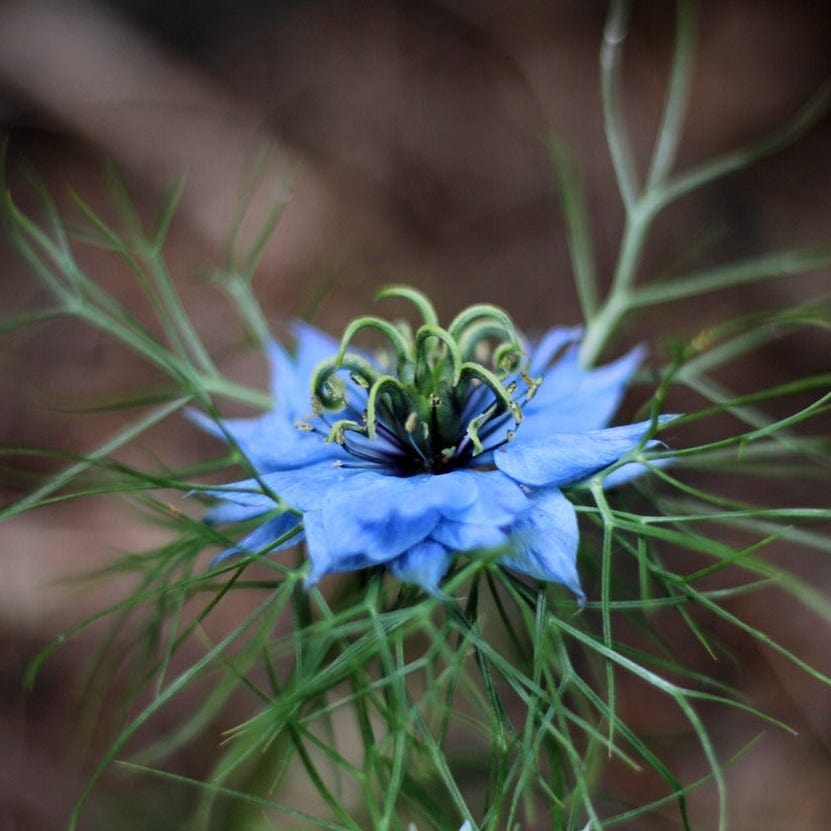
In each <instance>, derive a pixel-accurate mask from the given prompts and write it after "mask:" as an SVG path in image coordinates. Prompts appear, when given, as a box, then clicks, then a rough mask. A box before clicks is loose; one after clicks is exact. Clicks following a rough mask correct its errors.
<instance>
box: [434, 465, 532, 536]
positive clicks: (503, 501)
mask: <svg viewBox="0 0 831 831" xmlns="http://www.w3.org/2000/svg"><path fill="white" fill-rule="evenodd" d="M433 479H435V480H436V481H435V482H434V483H432V484H431V486H430V487H431V490H432V491H433V494H434V498H435V497H437V498H438V500H439V510H440V511H441V513H442V516H443V517H446V518H447V519H451V520H459V521H463V522H469V523H475V524H481V525H492V526H498V525H507V524H508V523H510V522H513V520H514V519H515V518H516V517H517V516H518V515H519V514H521V513H522V512H523V511H525V510H526V509H527V508H528V500H527V497H526V496H525V494H524V493H523V492H522V489H521V488H520V487H519V486H518V485H517V483H516V482H514V481H513V480H512V479H510V478H508V477H507V476H505V475H504V474H503V473H501V472H500V471H498V470H455V471H453V472H451V473H445V474H442V475H440V476H434V477H433ZM464 494H466V495H467V498H462V496H463V495H464Z"/></svg>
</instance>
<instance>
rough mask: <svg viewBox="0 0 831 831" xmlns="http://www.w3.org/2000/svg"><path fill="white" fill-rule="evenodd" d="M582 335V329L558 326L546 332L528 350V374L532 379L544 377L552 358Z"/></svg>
mask: <svg viewBox="0 0 831 831" xmlns="http://www.w3.org/2000/svg"><path fill="white" fill-rule="evenodd" d="M582 334H583V329H582V327H579V326H575V327H569V328H566V327H563V326H558V327H556V328H554V329H549V330H548V332H546V333H545V335H544V336H543V337H542V338H541V339H540V340H539V342H538V343H537V344H535V345H534V347H533V348H532V349H531V350H530V352H531V354H530V355H529V357H528V372H529V374H530V375H531V376H532V377H536V376H538V375H544V374H545V373H546V371H547V368H548V365H549V364H550V363H551V361H552V359H553V358H554V356H555V355H556V354H557V353H558V352H559V351H560V350H561V349H562V348H563V347H564V346H567V345H568V344H572V343H574V342H575V341H576V340H577V339H578V338H579V337H580V336H581V335H582Z"/></svg>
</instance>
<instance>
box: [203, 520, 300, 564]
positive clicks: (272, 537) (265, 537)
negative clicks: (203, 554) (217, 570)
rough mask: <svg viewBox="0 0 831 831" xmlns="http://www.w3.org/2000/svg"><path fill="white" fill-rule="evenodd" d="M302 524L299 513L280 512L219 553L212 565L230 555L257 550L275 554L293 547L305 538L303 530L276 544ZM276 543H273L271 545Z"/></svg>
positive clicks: (252, 552)
mask: <svg viewBox="0 0 831 831" xmlns="http://www.w3.org/2000/svg"><path fill="white" fill-rule="evenodd" d="M299 525H300V517H299V516H297V514H292V513H284V514H280V515H279V516H277V517H274V519H270V520H268V521H267V522H264V523H263V524H262V525H260V526H259V527H258V528H255V529H254V530H253V531H252V532H251V533H250V534H248V535H247V536H245V537H243V538H242V539H241V540H240V541H239V542H238V543H237V544H236V545H233V546H231V547H230V548H226V549H225V551H223V552H222V553H221V554H218V555H217V556H216V557H214V559H213V560H212V561H211V567H213V566H215V565H216V564H217V563H221V562H222V561H223V560H227V559H228V558H229V557H238V556H248V555H250V554H254V553H257V552H261V553H263V554H273V553H274V552H275V551H282V550H283V549H284V548H291V547H292V546H294V545H297V544H298V543H299V542H301V541H302V540H303V533H302V531H301V532H300V533H299V534H294V535H293V536H292V537H289V539H288V540H285V541H284V542H282V543H280V544H279V545H277V544H276V541H277V540H278V539H279V538H280V537H282V536H283V535H284V534H287V533H288V532H289V531H291V530H292V529H294V528H297V527H298V526H299ZM270 543H274V544H273V545H269V544H270Z"/></svg>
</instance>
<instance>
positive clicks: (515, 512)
mask: <svg viewBox="0 0 831 831" xmlns="http://www.w3.org/2000/svg"><path fill="white" fill-rule="evenodd" d="M384 294H385V295H386V296H398V297H403V298H405V299H408V300H410V301H411V302H413V303H414V304H415V305H416V306H417V308H418V309H419V311H420V312H421V314H422V317H423V319H424V323H423V325H421V326H420V327H419V328H418V329H417V330H416V331H415V332H414V333H413V332H411V331H410V329H409V328H408V327H407V326H406V325H404V324H395V323H390V322H388V321H386V320H383V319H381V318H377V317H366V318H360V319H359V320H357V321H355V322H354V323H353V324H351V325H350V326H349V327H348V328H347V330H346V332H345V334H344V336H343V338H342V340H341V341H340V342H339V343H338V342H336V341H334V340H332V339H330V338H328V337H327V336H326V335H324V334H322V333H321V332H319V331H318V330H316V329H314V328H313V327H311V326H308V325H305V324H297V325H296V326H295V329H294V338H295V341H296V350H295V353H294V356H291V355H290V354H289V353H288V352H287V351H286V350H285V349H284V348H283V347H282V346H281V345H279V344H277V343H272V344H271V345H270V347H269V357H270V361H271V367H272V378H271V389H272V393H273V395H274V398H275V401H276V405H275V407H274V409H273V410H272V411H270V412H268V413H266V414H265V415H263V416H262V417H259V418H252V419H234V420H226V421H223V422H221V423H217V422H215V421H213V420H211V419H209V418H207V417H206V416H203V415H197V416H196V419H197V421H198V423H199V424H200V425H201V426H203V427H204V428H205V429H207V430H208V431H210V432H212V433H213V434H214V435H216V436H217V437H219V438H222V439H225V440H228V439H229V438H230V440H231V441H232V443H233V444H235V445H236V446H237V447H238V448H239V449H240V451H241V452H242V453H243V454H244V455H245V456H246V457H247V459H248V461H249V463H250V464H251V466H252V467H253V469H254V470H255V471H256V472H257V476H256V477H255V478H252V479H248V480H246V481H243V482H237V483H235V484H232V485H229V486H227V487H225V488H222V489H221V490H220V489H214V490H211V491H209V493H210V494H211V495H213V496H215V497H217V498H219V499H220V500H222V501H221V502H219V504H217V505H216V506H215V507H214V508H213V510H212V511H211V512H210V513H209V514H208V516H207V517H206V519H207V520H208V521H210V522H213V523H227V522H237V521H241V520H250V519H254V518H256V517H262V518H263V522H262V524H261V525H259V526H258V527H257V528H256V529H255V530H254V531H253V532H252V533H250V534H249V535H248V536H247V537H245V538H244V539H243V540H241V541H240V543H239V544H238V545H237V546H235V547H234V548H232V549H230V550H229V551H227V552H224V554H223V555H220V559H221V558H223V557H226V556H230V555H232V554H237V553H243V552H246V551H253V550H262V551H267V550H271V551H276V550H279V549H280V548H284V547H288V546H289V545H294V544H296V543H297V542H299V541H300V540H301V539H303V538H305V542H306V546H307V549H308V554H309V559H310V563H311V566H310V571H309V574H308V582H309V583H310V584H313V583H315V582H317V581H318V580H319V579H320V578H321V577H323V576H324V575H326V574H329V573H335V572H345V571H352V570H355V569H360V568H366V567H369V566H378V565H384V566H385V567H386V568H387V569H388V570H389V571H390V572H391V573H392V574H393V575H394V576H395V577H397V578H399V579H400V580H404V581H407V582H411V583H416V584H418V585H420V586H421V587H423V588H424V589H425V590H426V591H428V592H430V593H433V594H438V593H439V588H438V587H439V582H440V581H441V579H442V577H443V576H444V574H445V573H446V571H447V570H448V568H449V566H450V564H451V561H452V560H453V558H454V557H455V556H456V554H457V553H461V552H465V553H473V552H482V551H490V552H495V553H496V554H497V562H499V563H500V564H502V565H504V566H507V567H508V568H510V569H513V570H515V571H518V572H521V573H523V574H526V575H530V576H531V577H534V578H537V579H540V580H545V581H554V582H558V583H562V584H564V585H566V586H567V587H568V588H569V589H571V591H572V592H574V594H575V595H577V597H578V598H579V599H580V601H581V602H582V601H583V599H584V595H583V591H582V589H581V586H580V579H579V576H578V573H577V566H576V555H577V545H578V528H577V518H576V514H575V511H574V507H573V506H572V504H571V502H570V501H569V500H568V498H567V497H566V496H565V495H564V494H563V490H562V489H563V488H567V487H569V486H572V485H575V484H578V483H582V482H584V481H585V480H587V479H589V478H591V477H592V476H594V475H595V474H597V473H599V472H601V471H604V470H605V469H606V468H609V467H610V466H613V465H619V467H618V469H616V470H614V471H613V472H612V473H611V474H610V475H609V476H608V479H607V481H610V482H615V483H616V484H619V483H621V482H623V481H626V480H627V479H630V478H633V476H635V475H639V474H640V473H641V472H642V471H643V467H642V465H638V464H634V463H633V464H629V465H625V463H626V462H627V456H629V454H632V453H633V451H635V450H636V449H637V448H639V447H640V446H641V445H642V444H644V443H646V445H647V446H652V445H654V444H656V442H655V440H647V439H648V438H649V434H650V430H651V428H652V427H653V425H652V423H651V422H648V421H643V422H640V423H637V424H629V425H624V426H619V427H607V426H606V425H607V424H608V423H609V421H610V420H611V418H612V416H613V415H614V413H615V411H616V410H617V408H618V406H619V404H620V400H621V398H622V396H623V393H624V390H625V387H626V385H627V383H628V381H629V379H630V378H631V376H632V375H633V373H634V372H635V370H636V369H637V367H638V365H639V363H640V361H641V360H642V354H641V351H640V350H637V349H636V350H634V351H632V352H630V353H629V354H627V355H625V356H624V357H623V358H621V359H619V360H618V361H616V362H614V363H611V364H607V365H605V366H602V367H599V368H596V369H591V370H587V369H584V368H582V367H581V366H580V363H579V359H578V348H579V339H580V331H579V330H576V329H566V328H556V329H552V330H551V331H550V332H548V333H547V334H546V335H545V337H543V338H542V339H541V340H540V341H539V342H538V343H536V344H533V345H529V344H528V343H527V342H525V341H524V340H523V339H522V338H521V337H520V336H519V335H518V334H517V332H516V330H515V328H514V326H513V324H512V322H511V321H510V319H509V318H508V316H507V315H506V314H505V313H504V312H502V311H501V310H500V309H498V308H496V307H494V306H490V305H486V304H480V305H476V306H472V307H470V308H469V309H466V310H464V311H463V312H462V313H460V314H459V315H458V316H457V317H456V318H455V319H454V320H453V321H452V322H451V323H450V325H449V326H447V327H446V328H442V327H440V326H439V324H438V321H437V318H436V315H435V312H434V310H433V308H432V306H431V305H430V304H429V302H428V301H427V300H426V298H424V297H423V296H422V295H421V294H419V293H418V292H415V291H414V290H412V289H406V288H394V289H388V290H387V291H386V292H385V293H384ZM362 329H373V330H375V331H376V332H380V333H381V334H382V335H383V336H384V337H385V338H386V339H387V341H388V342H389V344H390V348H389V349H388V350H387V351H386V352H385V353H383V354H381V355H380V356H371V355H369V354H366V353H361V352H357V351H354V350H351V349H350V344H351V341H352V339H353V337H354V336H355V335H356V334H357V333H358V332H359V331H361V330H362ZM336 416H338V417H337V418H336ZM621 462H623V463H624V465H623V466H620V463H621ZM286 506H288V508H289V509H285V508H286ZM281 507H283V508H284V510H282V511H280V508H281ZM291 531H295V532H296V533H295V534H294V535H293V536H290V538H285V535H286V534H288V533H289V532H291ZM281 538H282V539H281Z"/></svg>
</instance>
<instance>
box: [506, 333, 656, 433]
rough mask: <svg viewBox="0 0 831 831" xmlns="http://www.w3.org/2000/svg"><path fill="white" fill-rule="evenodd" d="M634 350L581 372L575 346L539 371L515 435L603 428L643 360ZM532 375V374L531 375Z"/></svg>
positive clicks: (618, 404) (639, 350) (640, 351)
mask: <svg viewBox="0 0 831 831" xmlns="http://www.w3.org/2000/svg"><path fill="white" fill-rule="evenodd" d="M643 356H644V350H643V349H641V348H635V349H633V350H632V351H631V352H629V353H628V354H626V355H624V356H623V357H622V358H620V359H618V360H617V361H615V362H614V363H611V364H607V365H606V366H601V367H598V368H597V369H592V370H585V369H582V368H581V367H580V364H579V350H578V347H577V346H574V347H571V348H570V349H567V350H566V352H565V354H564V355H563V356H562V357H561V358H560V359H559V360H558V361H557V362H556V363H555V364H554V365H553V366H552V367H551V368H550V369H548V370H546V371H544V372H543V383H542V385H541V386H540V388H539V389H538V390H537V393H536V395H535V396H534V397H533V398H532V399H531V401H529V402H528V403H527V404H525V405H524V406H523V415H524V418H523V421H522V423H521V424H520V427H519V429H518V432H517V435H518V436H519V435H524V436H525V437H530V436H531V435H543V434H550V433H574V432H578V431H584V430H597V429H600V428H601V427H605V426H606V425H607V424H608V423H609V421H610V420H611V418H612V416H613V415H614V414H615V412H616V411H617V409H618V407H619V406H620V402H621V399H622V398H623V395H624V393H625V391H626V385H627V384H628V382H629V380H630V379H631V377H632V375H633V374H634V373H635V371H636V370H637V368H638V366H639V365H640V363H641V362H642V361H643ZM532 374H533V373H532Z"/></svg>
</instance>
